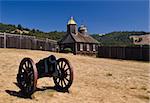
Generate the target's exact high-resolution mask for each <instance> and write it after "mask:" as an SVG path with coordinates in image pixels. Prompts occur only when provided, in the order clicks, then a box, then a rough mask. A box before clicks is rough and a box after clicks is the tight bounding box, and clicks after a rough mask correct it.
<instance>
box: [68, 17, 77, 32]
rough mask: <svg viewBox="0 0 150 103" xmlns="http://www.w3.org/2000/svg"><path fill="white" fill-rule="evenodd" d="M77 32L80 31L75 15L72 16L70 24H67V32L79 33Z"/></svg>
mask: <svg viewBox="0 0 150 103" xmlns="http://www.w3.org/2000/svg"><path fill="white" fill-rule="evenodd" d="M77 32H78V30H77V24H76V22H75V21H74V19H73V17H71V18H70V20H69V21H68V24H67V33H69V34H70V33H73V34H77Z"/></svg>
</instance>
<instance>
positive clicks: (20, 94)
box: [5, 83, 69, 99]
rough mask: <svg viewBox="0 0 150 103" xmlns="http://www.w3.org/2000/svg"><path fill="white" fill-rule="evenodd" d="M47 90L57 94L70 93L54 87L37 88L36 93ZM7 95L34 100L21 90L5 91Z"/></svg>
mask: <svg viewBox="0 0 150 103" xmlns="http://www.w3.org/2000/svg"><path fill="white" fill-rule="evenodd" d="M14 84H15V85H16V86H17V87H19V85H18V84H17V83H14ZM45 90H54V91H56V92H62V93H66V92H67V93H69V90H61V89H60V88H58V87H55V86H54V87H53V86H43V87H42V88H36V90H35V92H37V91H45ZM5 92H6V93H8V94H9V95H11V96H16V97H19V98H24V99H33V98H32V95H26V94H24V93H23V92H22V91H21V90H20V91H14V90H5Z"/></svg>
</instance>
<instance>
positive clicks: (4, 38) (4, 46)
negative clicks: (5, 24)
mask: <svg viewBox="0 0 150 103" xmlns="http://www.w3.org/2000/svg"><path fill="white" fill-rule="evenodd" d="M4 48H6V33H5V32H4Z"/></svg>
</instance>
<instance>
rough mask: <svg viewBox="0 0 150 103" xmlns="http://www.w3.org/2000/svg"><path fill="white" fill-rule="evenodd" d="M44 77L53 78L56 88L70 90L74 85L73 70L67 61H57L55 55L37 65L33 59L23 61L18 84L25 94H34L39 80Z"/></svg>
mask: <svg viewBox="0 0 150 103" xmlns="http://www.w3.org/2000/svg"><path fill="white" fill-rule="evenodd" d="M42 77H52V78H53V81H54V84H55V87H57V88H59V89H60V90H68V89H69V88H70V86H71V85H72V83H73V68H72V66H71V64H70V62H69V61H68V60H67V59H65V58H59V59H56V57H55V56H54V55H50V56H49V57H46V58H44V59H41V60H40V61H39V62H38V63H36V64H35V63H34V61H33V60H32V59H31V58H24V59H22V60H21V63H20V65H19V70H18V74H17V84H18V86H19V88H20V89H21V91H22V92H23V93H25V94H27V95H31V94H33V93H34V91H35V90H36V85H37V80H38V79H39V78H42Z"/></svg>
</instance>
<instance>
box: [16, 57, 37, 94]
mask: <svg viewBox="0 0 150 103" xmlns="http://www.w3.org/2000/svg"><path fill="white" fill-rule="evenodd" d="M37 78H38V72H37V69H36V66H35V64H34V62H33V60H32V59H30V58H24V59H23V60H22V61H21V63H20V66H19V70H18V74H17V82H18V86H19V87H20V89H21V91H22V92H23V93H25V94H27V95H31V94H32V93H33V92H34V91H35V89H36V84H37Z"/></svg>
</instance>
